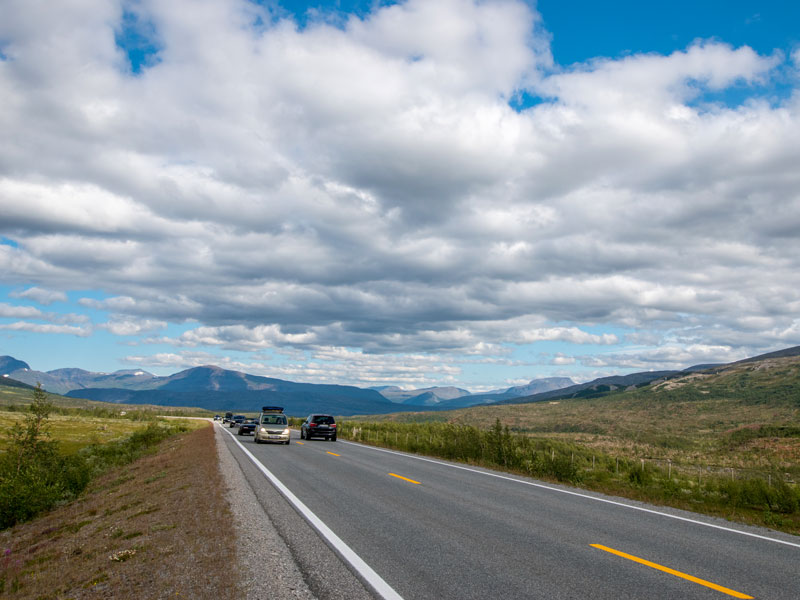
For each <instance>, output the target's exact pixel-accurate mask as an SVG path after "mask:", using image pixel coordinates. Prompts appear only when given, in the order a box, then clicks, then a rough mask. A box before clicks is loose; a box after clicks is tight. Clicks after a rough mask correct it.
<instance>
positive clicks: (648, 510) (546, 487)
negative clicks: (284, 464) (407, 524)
mask: <svg viewBox="0 0 800 600" xmlns="http://www.w3.org/2000/svg"><path fill="white" fill-rule="evenodd" d="M341 442H342V443H343V444H352V445H354V446H359V447H360V448H366V449H368V450H374V451H376V452H386V453H387V454H395V455H397V456H404V457H405V458H413V459H414V460H421V461H423V462H429V463H433V464H435V465H441V466H443V467H449V468H451V469H460V470H462V471H469V472H470V473H477V474H478V475H485V476H486V477H496V478H497V479H505V480H506V481H513V482H514V483H521V484H523V485H529V486H531V487H537V488H540V489H543V490H549V491H551V492H558V493H559V494H567V495H568V496H577V497H578V498H585V499H586V500H594V501H595V502H603V503H605V504H613V505H614V506H619V507H621V508H628V509H630V510H638V511H641V512H646V513H650V514H651V515H659V516H661V517H667V518H668V519H675V520H677V521H685V522H687V523H692V524H694V525H702V526H703V527H711V528H712V529H721V530H722V531H727V532H729V533H736V534H738V535H746V536H748V537H752V538H757V539H759V540H766V541H768V542H775V543H776V544H784V545H786V546H793V547H795V548H800V544H798V543H796V542H788V541H786V540H781V539H778V538H774V537H768V536H766V535H759V534H757V533H750V532H749V531H741V530H739V529H733V528H732V527H724V526H722V525H714V524H713V523H705V522H703V521H698V520H697V519H689V518H688V517H681V516H679V515H671V514H669V513H665V512H660V511H657V510H653V509H651V508H644V507H643V506H634V505H632V504H625V503H624V502H617V501H616V500H608V499H606V498H600V497H598V496H590V495H588V494H581V493H579V492H573V491H571V490H564V489H560V488H557V487H553V486H552V485H545V484H543V483H536V482H534V481H525V480H523V479H517V478H516V477H508V476H507V475H500V474H499V473H490V472H489V471H479V470H478V469H472V468H470V467H464V466H461V465H455V464H452V463H447V462H444V461H441V460H435V459H433V458H425V457H424V456H415V455H413V454H407V453H405V452H398V451H397V450H387V449H386V448H377V447H375V446H368V445H366V444H359V443H357V442H348V441H345V440H341Z"/></svg>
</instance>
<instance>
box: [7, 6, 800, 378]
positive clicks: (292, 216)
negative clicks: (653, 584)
mask: <svg viewBox="0 0 800 600" xmlns="http://www.w3.org/2000/svg"><path fill="white" fill-rule="evenodd" d="M4 6H5V8H4V10H3V13H4V18H3V19H2V22H0V106H2V107H3V108H2V110H0V129H2V131H3V132H4V135H3V136H0V214H2V220H0V235H2V236H3V238H5V239H7V240H11V241H13V244H10V243H9V244H0V271H1V272H2V273H3V281H5V282H6V283H7V284H9V285H11V286H15V289H16V290H17V292H16V293H17V296H16V297H17V298H22V299H27V300H33V301H36V302H39V303H41V304H49V303H51V302H56V301H59V300H63V299H64V298H65V296H64V295H63V294H64V293H65V292H66V291H69V290H75V289H80V290H88V289H91V290H99V291H102V292H103V294H104V296H105V297H104V298H103V299H99V300H98V299H87V300H86V301H85V302H83V305H84V306H85V307H86V308H87V310H88V309H90V308H91V309H93V310H98V309H99V310H103V311H107V312H108V313H110V314H111V315H112V317H111V318H110V319H109V321H108V322H107V323H97V324H96V325H97V326H98V328H100V329H104V330H105V331H107V332H109V333H111V334H114V335H118V336H149V337H140V338H137V339H138V342H139V343H143V344H147V343H158V344H166V345H169V346H173V347H174V349H175V351H174V353H166V354H164V353H160V354H158V355H156V354H155V353H153V354H146V353H145V354H142V355H131V356H130V357H129V360H130V361H131V362H138V363H139V364H142V365H143V366H148V364H149V363H152V364H154V365H157V364H162V363H163V361H164V358H163V357H164V356H169V357H175V356H179V357H185V360H184V362H183V364H184V365H189V364H193V362H194V359H193V358H192V357H191V352H194V351H193V350H189V349H192V348H195V349H197V348H205V349H217V350H226V349H232V350H236V351H240V352H263V351H266V350H275V351H279V352H288V353H291V352H294V351H299V352H308V353H311V354H307V355H306V357H308V356H311V357H312V360H313V361H317V363H315V364H320V365H328V371H327V372H326V373H327V374H326V375H322V374H315V371H316V370H317V369H316V367H314V368H312V367H313V365H312V364H311V363H308V362H307V361H306V362H303V363H302V364H304V365H305V367H303V368H306V369H307V371H306V372H305V379H307V380H309V379H314V378H323V377H326V378H328V379H335V376H338V375H342V376H343V377H344V378H345V379H348V380H349V381H353V380H354V378H355V379H358V377H359V375H357V372H359V371H358V370H359V369H372V370H374V373H373V375H374V379H375V380H376V381H378V380H380V379H381V377H383V378H384V380H387V379H392V378H393V377H394V378H395V379H392V380H393V381H397V380H398V379H397V378H400V377H402V376H401V375H400V373H399V372H398V371H397V370H396V369H395V368H394V367H393V366H392V365H393V364H400V365H404V364H405V365H406V368H407V372H411V371H412V370H414V369H416V368H417V367H419V368H422V369H427V370H428V372H429V373H434V372H435V371H436V369H438V368H441V369H443V370H444V371H447V373H446V376H447V377H449V378H450V379H451V380H456V379H457V377H458V372H457V371H458V368H457V367H455V366H454V364H455V363H456V362H457V360H456V359H455V358H454V357H456V356H460V357H462V358H463V357H483V358H485V359H487V360H492V359H493V358H496V357H503V356H506V357H507V356H508V355H509V354H510V353H512V352H513V351H515V349H518V348H520V347H524V346H526V345H534V347H535V345H536V344H537V343H540V342H543V341H550V342H553V341H558V342H563V343H564V344H565V346H564V348H565V349H566V350H564V349H562V351H561V352H560V353H552V354H551V355H549V356H547V357H545V358H543V359H542V362H541V363H540V364H553V365H555V366H560V367H568V366H570V365H579V364H583V365H585V366H587V368H589V367H590V368H604V369H614V368H628V367H631V366H635V367H636V368H641V367H642V366H645V365H652V366H653V368H662V367H664V366H678V365H681V366H687V365H688V364H692V363H694V362H706V359H708V361H712V360H718V359H725V358H727V357H731V358H741V357H743V356H745V355H748V354H753V353H754V352H757V351H759V350H762V349H763V350H766V349H773V348H775V347H782V346H789V345H795V344H800V292H799V291H798V290H800V264H798V257H800V244H798V231H800V185H799V184H800V170H798V169H797V165H798V164H800V144H798V143H797V140H798V139H800V125H799V124H800V119H799V118H798V117H800V95H798V93H797V91H796V83H797V78H796V72H797V71H796V63H797V52H795V53H794V54H793V55H791V56H789V57H786V56H783V55H782V54H780V53H779V52H775V53H774V54H772V55H768V56H763V55H759V54H757V53H756V52H754V51H753V50H751V49H750V48H748V47H746V46H744V47H739V48H734V47H730V46H728V45H726V44H725V43H723V42H718V41H698V42H696V43H694V44H693V45H691V46H690V47H688V48H684V49H679V50H676V51H675V52H673V53H671V54H669V55H656V54H648V55H633V56H628V57H625V58H622V59H617V60H611V59H602V60H596V61H591V62H588V63H584V64H577V65H572V66H571V67H570V68H569V69H563V68H561V67H559V66H558V65H556V64H554V62H553V59H552V56H551V54H550V51H549V34H548V33H547V32H546V31H544V30H543V29H542V25H541V19H540V17H539V15H538V14H537V13H536V12H535V11H534V10H532V9H531V8H530V7H528V6H526V5H525V4H523V3H520V2H513V1H497V2H478V1H473V0H444V1H441V2H435V3H433V2H427V1H424V0H409V1H408V2H405V3H403V4H397V5H393V6H390V7H383V8H377V9H375V10H374V11H373V12H372V13H369V14H367V15H366V16H364V17H363V18H359V17H355V16H352V17H350V18H349V19H348V20H347V21H345V22H339V23H331V22H329V21H326V20H325V19H320V20H316V21H315V20H313V19H312V20H310V21H309V22H308V23H306V24H305V26H303V27H300V26H299V25H298V24H297V23H296V22H294V21H293V20H291V19H290V18H288V17H283V16H281V14H280V13H275V12H270V11H269V9H267V8H264V7H262V6H258V5H256V4H253V3H250V2H247V1H244V0H238V1H237V0H226V1H219V0H217V1H210V0H196V1H193V2H188V1H185V0H175V1H172V2H168V3H164V2H156V1H149V0H141V1H138V2H123V1H112V0H91V1H90V0H84V1H78V0H75V1H73V2H68V3H59V4H58V5H57V6H56V5H53V4H52V3H49V2H47V3H45V2H38V1H31V0H26V1H24V2H23V1H14V0H12V1H6V2H4ZM134 34H135V35H134ZM134 39H135V40H136V44H137V47H138V48H139V49H140V50H141V49H142V48H144V58H143V59H142V60H141V62H138V60H134V59H135V57H136V56H139V55H137V54H136V53H135V52H134V49H133V45H132V44H133V42H132V41H131V40H134ZM787 73H793V75H787ZM779 77H781V78H786V77H790V78H793V79H792V80H791V84H792V86H793V87H792V90H791V93H789V94H788V95H782V96H775V94H773V93H772V90H773V87H772V84H773V83H774V81H775V80H776V78H779ZM730 90H737V91H738V92H740V95H741V93H742V92H744V98H745V99H744V100H743V101H739V102H731V101H728V100H726V99H725V93H726V92H727V91H730ZM522 97H526V98H531V99H533V101H531V102H528V103H527V104H525V105H524V106H521V105H520V103H519V100H520V98H522ZM26 290H27V291H26ZM23 308H24V307H17V308H16V309H14V307H11V306H10V305H8V306H6V305H3V306H0V309H2V310H4V311H5V313H2V316H7V317H9V318H13V319H32V320H28V321H15V322H14V323H10V322H9V323H5V324H4V325H1V326H2V327H3V328H5V329H9V328H15V329H26V328H27V330H29V331H45V330H48V329H49V330H50V331H51V332H61V333H72V334H75V335H90V329H89V328H87V327H86V326H84V325H80V324H76V323H73V324H72V325H67V324H66V323H61V324H53V323H50V324H48V323H41V322H38V323H37V322H36V320H37V319H39V320H41V319H42V318H43V317H42V315H41V314H31V313H28V314H25V313H24V311H23V310H22V309H23ZM44 320H45V321H47V319H46V318H45V319H44ZM51 320H52V319H51ZM62 320H63V318H62ZM26 323H27V324H26ZM168 323H172V324H183V331H181V332H180V333H178V334H175V335H173V334H168V333H165V334H164V335H160V336H159V335H158V334H156V335H157V336H158V337H153V333H154V332H158V331H159V330H163V329H165V328H166V326H167V324H168ZM645 339H646V340H647V343H646V344H645V343H643V340H645ZM587 345H589V346H592V347H600V348H606V349H607V350H603V353H604V354H603V356H604V358H602V359H597V360H588V359H587V358H586V354H585V352H584V350H583V349H582V347H583V346H587ZM679 349H680V351H679ZM332 352H333V353H337V352H346V353H349V354H348V358H347V360H339V359H336V360H333V359H331V357H330V353H332ZM631 352H633V353H634V354H636V356H635V357H634V358H633V359H631ZM148 356H151V357H152V358H151V359H148V358H147V357H148ZM381 356H383V358H382V359H380V358H379V359H378V363H376V362H375V357H381ZM419 357H425V358H424V360H418V358H419ZM169 360H172V358H170V359H169ZM211 362H220V360H218V359H217V360H213V361H211ZM301 362H302V361H299V362H298V364H301ZM336 364H344V365H347V364H350V365H353V366H352V367H351V368H350V369H349V370H348V369H345V370H346V371H347V372H346V373H339V372H338V371H337V370H336V368H334V366H333V365H336ZM376 364H382V365H384V369H383V371H381V370H380V368H379V367H377V366H376ZM287 365H288V363H287ZM355 365H358V366H357V367H356V366H355ZM280 368H281V369H284V368H285V369H287V372H288V371H292V369H291V368H290V367H289V366H286V365H284V366H281V367H280ZM264 369H265V370H269V371H270V372H271V373H274V372H275V369H278V367H277V366H276V365H271V366H270V365H266V364H265V366H264ZM298 369H300V370H302V368H300V367H298ZM453 369H455V370H453ZM318 370H319V371H320V373H321V372H323V371H325V368H324V367H320V368H319V369H318ZM292 372H294V373H295V374H297V373H296V371H292ZM564 372H566V371H564ZM587 373H588V372H587ZM300 374H302V373H300ZM373 375H370V376H369V377H367V376H365V377H364V380H372V379H373ZM431 377H433V378H434V379H429V380H428V381H433V380H435V379H436V377H438V376H433V375H431ZM411 379H414V376H411ZM441 381H443V380H441ZM423 383H424V382H423ZM495 383H496V382H492V383H491V384H487V387H492V385H495Z"/></svg>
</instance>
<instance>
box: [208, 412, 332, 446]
mask: <svg viewBox="0 0 800 600" xmlns="http://www.w3.org/2000/svg"><path fill="white" fill-rule="evenodd" d="M218 417H219V415H217V416H216V417H214V420H215V421H216V420H219V419H218ZM221 420H222V424H223V425H225V424H228V426H229V427H231V428H234V427H238V428H239V430H238V431H237V432H236V433H237V435H250V434H252V435H253V439H254V441H255V443H256V444H261V443H266V442H271V443H277V444H288V443H289V442H290V441H291V429H290V428H289V421H288V419H287V418H286V415H285V414H284V413H283V407H280V406H264V407H262V409H261V414H259V415H258V417H255V418H247V417H246V416H244V415H234V414H233V413H231V412H227V413H225V416H224V417H222V418H221ZM336 433H337V431H336V419H335V418H334V417H333V416H332V415H324V414H310V415H308V417H307V418H306V420H305V421H303V423H302V424H301V425H300V439H301V440H310V439H311V438H312V437H317V438H324V439H326V440H329V441H332V442H335V441H336Z"/></svg>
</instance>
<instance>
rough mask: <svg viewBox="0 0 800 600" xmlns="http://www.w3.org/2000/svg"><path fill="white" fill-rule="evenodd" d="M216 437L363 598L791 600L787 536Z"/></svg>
mask: <svg viewBox="0 0 800 600" xmlns="http://www.w3.org/2000/svg"><path fill="white" fill-rule="evenodd" d="M226 430H227V428H226ZM233 431H235V430H233V429H232V430H230V432H233ZM293 435H296V432H293ZM228 440H229V443H230V444H232V445H233V447H232V451H233V452H234V455H235V456H237V460H239V461H240V463H241V464H243V465H245V464H249V466H248V468H247V469H246V471H247V475H248V478H249V479H250V480H251V481H252V482H253V485H255V486H269V487H272V488H274V489H278V490H279V491H280V493H281V494H282V495H283V496H284V497H288V498H290V499H291V501H293V502H295V504H298V505H299V506H300V507H301V508H300V509H298V508H294V512H293V516H291V517H289V516H287V515H288V513H290V512H292V511H290V510H288V509H287V506H286V502H287V501H284V500H283V499H282V498H280V497H279V496H278V494H277V493H276V492H274V491H273V493H274V494H275V498H280V501H275V500H274V498H273V500H271V501H269V502H265V503H264V504H265V509H266V510H267V511H278V512H277V513H276V514H272V515H270V516H271V518H272V519H273V521H276V520H277V521H281V520H285V521H286V522H287V523H288V522H289V521H290V520H291V521H292V522H293V523H294V524H293V525H291V526H288V525H287V527H286V530H285V531H284V532H283V535H284V538H290V537H292V536H295V537H303V538H304V539H307V540H309V541H311V538H314V539H313V541H314V543H315V544H317V546H319V545H320V543H319V542H320V539H325V544H326V545H327V546H328V548H329V550H328V552H330V551H331V550H330V548H332V549H333V552H335V553H336V554H337V555H338V556H339V557H342V560H343V561H344V562H345V563H346V564H347V565H348V567H347V568H348V569H349V570H350V571H351V572H352V573H355V574H356V575H357V578H358V580H359V581H361V582H362V583H363V584H364V588H365V589H362V590H361V591H360V592H358V593H361V594H362V595H363V594H364V593H365V590H369V592H366V593H367V594H372V595H373V596H374V597H378V598H380V597H384V598H394V599H397V598H405V599H406V600H411V599H425V598H431V599H437V600H443V599H453V600H469V599H485V598H492V597H502V598H547V599H549V600H553V599H561V598H575V599H582V600H583V599H587V598H591V599H596V600H601V599H609V600H612V599H613V600H622V599H628V598H629V599H641V598H647V599H650V600H656V599H670V600H672V599H676V598H680V599H695V598H696V599H712V598H759V599H762V598H763V599H774V600H783V599H785V600H797V599H798V598H800V537H794V536H790V535H786V534H781V533H777V532H773V531H770V530H766V529H758V528H751V527H746V526H742V525H737V524H733V523H730V522H728V521H723V520H718V519H713V518H710V517H704V516H701V515H696V514H694V513H688V512H683V511H677V510H672V509H664V508H661V507H654V506H648V505H644V504H639V503H635V502H632V501H627V500H620V499H616V498H611V497H608V496H602V495H599V494H592V493H587V492H584V491H582V490H578V489H575V488H568V487H563V486H557V485H552V484H545V483H542V482H539V481H537V480H534V479H528V478H525V477H519V476H509V475H506V474H503V473H500V472H497V471H491V470H487V469H478V468H474V467H468V466H466V465H460V464H458V463H449V462H446V461H440V460H436V459H427V458H424V457H419V456H415V455H409V454H404V453H399V452H393V451H387V450H384V449H379V448H373V447H370V446H364V445H361V444H355V443H351V442H346V441H343V440H341V439H340V440H339V441H337V442H335V443H334V442H328V441H324V440H313V441H305V442H301V441H300V440H299V439H297V438H294V439H293V440H292V443H291V444H290V445H288V446H286V445H277V444H276V445H273V444H255V443H254V442H253V439H252V437H239V436H231V437H230V438H228ZM237 442H238V443H237ZM258 463H260V464H258ZM276 485H277V488H275V486H276ZM283 486H285V488H284V487H283ZM280 511H283V512H280ZM299 514H304V515H305V516H304V518H305V519H306V520H307V519H311V521H312V523H313V525H312V526H313V528H314V529H312V528H311V527H309V526H308V525H305V524H303V526H302V527H301V526H299V525H297V521H299V520H300V517H298V515H299ZM309 515H310V516H309ZM316 519H318V521H317V520H316ZM318 532H322V533H321V534H320V533H318ZM288 541H290V540H288ZM293 551H294V552H295V554H296V555H299V554H302V551H300V550H296V549H295V550H293ZM307 560H308V559H307ZM329 560H330V559H329ZM311 561H312V562H313V559H311ZM318 566H319V567H320V568H321V571H323V572H324V573H330V574H331V577H334V576H335V573H334V571H335V569H334V568H333V567H332V566H330V565H318ZM305 570H306V572H308V571H310V570H314V567H313V565H310V564H306V565H305ZM318 571H319V569H318ZM324 573H322V574H321V573H320V572H317V573H316V574H312V575H311V576H310V577H311V579H314V578H315V577H316V578H317V589H316V591H317V593H318V594H319V596H320V597H325V596H326V595H327V596H328V597H337V594H336V593H329V592H325V582H324V580H325V574H324ZM336 585H337V586H338V585H339V584H336ZM312 588H313V586H312ZM349 594H353V596H354V597H355V595H356V594H357V592H356V591H355V590H354V591H352V592H345V591H341V592H340V595H341V597H348V595H349Z"/></svg>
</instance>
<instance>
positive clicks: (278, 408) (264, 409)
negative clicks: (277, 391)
mask: <svg viewBox="0 0 800 600" xmlns="http://www.w3.org/2000/svg"><path fill="white" fill-rule="evenodd" d="M261 412H273V413H274V412H277V413H282V412H283V407H282V406H262V407H261Z"/></svg>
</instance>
